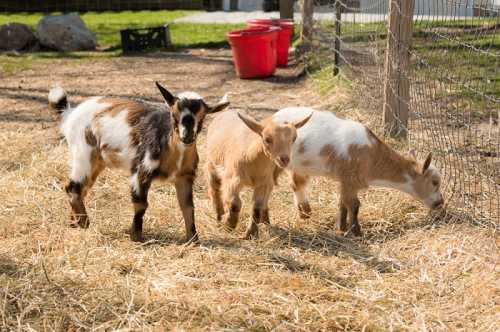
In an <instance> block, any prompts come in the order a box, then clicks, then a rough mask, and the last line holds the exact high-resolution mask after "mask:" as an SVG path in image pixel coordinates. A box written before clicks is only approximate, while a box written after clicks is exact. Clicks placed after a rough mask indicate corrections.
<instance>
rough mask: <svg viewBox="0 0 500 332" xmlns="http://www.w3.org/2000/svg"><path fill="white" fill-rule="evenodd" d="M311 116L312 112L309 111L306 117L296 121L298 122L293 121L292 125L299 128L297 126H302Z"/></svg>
mask: <svg viewBox="0 0 500 332" xmlns="http://www.w3.org/2000/svg"><path fill="white" fill-rule="evenodd" d="M312 116H313V113H312V112H311V114H309V116H308V117H307V118H305V119H302V120H300V121H298V122H295V123H294V124H293V125H294V126H295V129H299V128H301V127H302V126H304V125H305V124H306V123H307V121H309V119H311V117H312Z"/></svg>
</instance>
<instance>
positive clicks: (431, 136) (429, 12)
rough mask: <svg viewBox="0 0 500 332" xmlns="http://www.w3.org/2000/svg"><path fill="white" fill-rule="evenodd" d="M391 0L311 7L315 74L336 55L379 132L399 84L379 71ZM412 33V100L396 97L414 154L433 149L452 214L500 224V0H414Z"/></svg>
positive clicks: (409, 75)
mask: <svg viewBox="0 0 500 332" xmlns="http://www.w3.org/2000/svg"><path fill="white" fill-rule="evenodd" d="M389 2H390V0H359V1H349V0H341V1H340V7H341V8H342V14H341V16H340V17H341V20H340V21H337V20H336V19H335V0H331V1H321V2H320V3H319V5H318V6H317V7H315V15H314V17H315V21H314V22H315V25H314V37H313V43H315V46H317V47H314V48H313V51H312V52H311V57H312V58H313V59H316V60H315V63H317V64H319V66H320V72H325V71H330V70H331V72H332V73H333V69H332V63H333V58H334V57H335V55H336V56H338V58H339V59H340V76H341V77H343V78H346V79H348V80H349V81H350V82H352V83H353V84H355V89H354V90H356V91H358V92H359V93H360V98H357V100H358V102H359V106H360V107H363V108H365V109H367V110H369V111H370V113H371V114H374V115H376V116H377V117H379V121H377V123H379V124H380V127H377V128H375V129H376V131H378V132H379V133H380V132H383V125H382V119H383V111H382V110H383V104H384V88H388V89H392V90H397V87H394V86H391V82H390V80H386V72H385V70H384V68H385V64H386V55H387V47H388V43H387V39H388V35H389V33H390V30H389V29H388V25H389V14H390V13H389ZM396 10H398V11H399V8H396ZM399 15H402V13H401V12H400V11H399ZM335 24H340V27H341V33H340V35H339V36H336V35H335ZM412 36H413V37H412V44H411V47H410V49H409V53H410V64H409V69H408V71H406V72H404V73H403V74H404V75H405V78H406V79H408V81H409V84H410V91H409V93H410V95H409V100H408V101H405V100H402V101H403V102H406V103H408V107H409V109H410V114H409V121H408V125H407V126H405V129H406V130H407V131H408V144H409V146H410V147H411V148H415V149H416V150H417V151H418V152H419V155H420V157H422V156H424V155H425V154H427V153H428V152H432V153H433V156H434V160H435V163H436V165H437V166H438V168H439V169H440V170H441V172H442V173H443V177H444V179H443V185H444V188H443V190H444V192H445V194H446V197H447V201H448V205H449V206H451V207H452V208H453V210H454V211H455V212H458V213H459V215H461V216H463V217H464V218H465V217H470V218H473V220H474V221H476V222H478V223H480V224H483V225H490V226H493V227H494V228H495V229H497V230H498V229H499V228H500V222H499V216H500V203H499V190H500V124H499V117H500V0H484V1H481V0H475V1H472V0H461V1H460V0H414V10H413V33H412ZM335 38H338V40H340V43H339V44H340V50H338V51H337V50H336V49H334V41H335ZM396 60H398V59H393V58H391V56H389V57H388V58H387V61H396ZM330 77H331V80H338V79H339V78H338V77H335V78H334V77H333V76H330Z"/></svg>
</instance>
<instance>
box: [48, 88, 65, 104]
mask: <svg viewBox="0 0 500 332" xmlns="http://www.w3.org/2000/svg"><path fill="white" fill-rule="evenodd" d="M64 97H66V92H65V91H64V89H63V88H61V87H60V86H56V87H54V88H52V89H50V91H49V103H52V104H57V103H58V102H60V101H61V99H63V98H64Z"/></svg>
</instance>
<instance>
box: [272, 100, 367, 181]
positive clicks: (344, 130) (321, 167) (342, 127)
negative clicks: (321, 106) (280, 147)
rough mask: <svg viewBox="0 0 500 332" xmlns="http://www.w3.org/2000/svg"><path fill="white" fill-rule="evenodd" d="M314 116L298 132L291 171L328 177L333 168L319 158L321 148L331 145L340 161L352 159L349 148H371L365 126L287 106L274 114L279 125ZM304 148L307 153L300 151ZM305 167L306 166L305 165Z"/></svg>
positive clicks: (310, 110)
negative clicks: (341, 159)
mask: <svg viewBox="0 0 500 332" xmlns="http://www.w3.org/2000/svg"><path fill="white" fill-rule="evenodd" d="M311 112H312V113H313V115H312V117H311V119H310V120H309V121H308V122H307V123H306V124H305V125H304V126H303V127H302V128H300V129H299V130H297V140H296V141H295V143H294V144H293V147H292V158H291V162H290V165H289V167H288V168H290V169H295V170H303V171H304V173H306V174H318V175H327V173H329V172H330V170H331V167H329V165H326V164H325V158H323V157H321V156H320V153H321V149H322V148H323V147H324V146H326V145H330V146H332V148H333V149H334V150H335V152H336V155H337V156H338V157H340V158H345V159H349V158H350V155H349V147H350V146H353V145H356V146H371V145H372V144H373V142H372V141H371V140H370V138H369V136H368V132H367V130H366V127H365V126H363V125H362V124H361V123H359V122H355V121H351V120H344V119H340V118H338V117H336V116H335V115H334V114H333V113H330V112H321V111H315V110H314V109H312V108H310V107H288V108H284V109H282V110H280V111H279V112H277V113H275V114H274V115H273V120H274V121H276V122H277V123H285V122H288V123H293V122H297V121H300V120H302V119H304V118H305V117H307V116H308V115H309V114H311ZM302 146H303V148H304V151H302V152H301V151H300V148H301V147H302ZM304 164H306V165H307V166H304Z"/></svg>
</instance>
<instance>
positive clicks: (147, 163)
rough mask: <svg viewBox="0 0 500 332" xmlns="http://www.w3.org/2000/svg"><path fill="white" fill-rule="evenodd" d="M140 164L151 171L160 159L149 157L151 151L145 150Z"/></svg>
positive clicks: (156, 166)
mask: <svg viewBox="0 0 500 332" xmlns="http://www.w3.org/2000/svg"><path fill="white" fill-rule="evenodd" d="M142 164H143V166H144V168H145V169H146V170H147V171H148V172H150V173H151V172H153V171H154V170H155V169H157V168H158V167H159V166H160V160H158V159H153V158H151V152H150V151H149V150H147V151H146V154H145V155H144V160H143V162H142Z"/></svg>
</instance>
